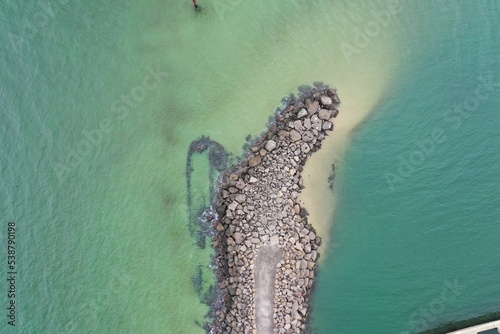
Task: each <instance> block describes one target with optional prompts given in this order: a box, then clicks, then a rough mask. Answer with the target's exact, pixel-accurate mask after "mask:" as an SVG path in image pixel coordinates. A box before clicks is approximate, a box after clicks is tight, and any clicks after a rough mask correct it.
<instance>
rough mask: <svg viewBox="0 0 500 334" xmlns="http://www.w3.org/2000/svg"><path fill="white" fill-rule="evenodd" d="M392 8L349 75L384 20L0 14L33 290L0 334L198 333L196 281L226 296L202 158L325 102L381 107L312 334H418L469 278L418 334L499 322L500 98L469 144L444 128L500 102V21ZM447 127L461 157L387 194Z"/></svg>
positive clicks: (352, 153)
mask: <svg viewBox="0 0 500 334" xmlns="http://www.w3.org/2000/svg"><path fill="white" fill-rule="evenodd" d="M200 3H201V1H200ZM400 5H401V6H400V8H399V7H398V8H399V9H398V11H397V13H396V14H394V15H393V16H392V18H391V19H390V20H389V22H388V27H387V28H384V29H381V30H380V32H378V33H376V34H373V37H371V39H370V41H369V42H368V43H367V45H366V46H365V45H363V46H362V47H361V46H360V47H359V48H358V50H357V51H356V53H355V54H354V55H352V57H351V58H349V59H348V58H347V57H346V55H345V53H344V51H342V49H340V48H339V45H342V42H344V43H346V42H347V43H351V44H352V43H353V38H354V37H353V32H355V31H356V29H363V28H364V27H365V24H366V23H367V22H371V21H373V20H374V19H373V14H372V11H378V10H384V9H387V8H388V7H389V6H390V5H389V2H387V1H373V2H370V4H367V3H366V2H363V1H354V2H352V1H351V2H348V1H338V2H335V3H332V2H331V1H328V0H322V1H317V2H314V3H310V2H305V1H299V0H297V1H291V2H279V3H278V2H266V1H263V0H259V1H253V2H241V1H240V2H228V1H215V2H208V1H207V2H205V3H202V6H203V7H204V11H203V12H202V13H200V14H196V13H194V12H193V11H192V8H191V4H190V2H189V1H184V2H181V1H176V2H174V1H158V0H147V1H142V2H141V3H137V2H133V1H120V2H117V1H112V2H108V3H105V4H103V3H100V2H96V1H86V2H83V1H67V0H56V1H52V2H45V1H41V2H38V1H23V2H14V1H6V2H3V3H2V4H0V31H1V34H0V39H1V47H0V55H1V57H0V59H1V60H0V65H1V66H0V96H1V97H2V101H3V108H2V113H1V116H0V125H1V127H0V137H1V141H0V142H1V143H2V149H1V151H0V152H1V154H0V163H1V165H0V166H1V179H0V180H1V182H0V215H1V216H0V218H1V220H2V223H1V227H0V236H1V238H0V240H1V243H2V244H4V243H5V241H6V237H7V236H6V232H7V231H6V224H7V222H8V221H12V220H14V221H16V223H17V243H18V245H17V258H18V260H17V261H18V268H17V270H18V273H19V274H18V282H17V292H18V293H17V295H16V296H17V297H16V303H17V305H18V309H17V326H16V327H15V328H13V327H11V326H8V325H7V323H6V321H5V318H3V319H4V320H2V323H1V324H0V326H1V327H0V328H1V330H0V332H2V333H4V332H6V333H7V332H12V333H189V334H191V333H202V332H203V329H202V328H201V325H200V324H201V323H203V321H204V315H205V314H206V313H207V311H208V307H207V306H206V305H204V304H203V303H202V302H200V289H199V286H197V285H196V284H193V282H194V281H196V279H197V278H199V277H200V274H199V268H202V274H201V280H202V281H203V284H202V285H203V287H202V289H201V294H202V295H203V294H204V293H205V292H206V291H207V290H208V288H209V286H210V285H211V283H212V282H213V277H211V275H210V270H209V267H208V264H209V262H210V254H211V251H210V249H209V248H206V249H200V248H199V247H198V244H197V241H196V238H194V237H193V236H192V235H191V233H190V232H191V231H190V230H189V228H188V207H187V202H186V198H187V189H186V173H185V167H186V158H187V150H188V147H189V145H190V143H191V141H192V140H195V139H196V138H199V137H200V136H201V135H209V136H210V137H211V138H212V139H213V140H216V141H218V142H220V143H221V144H222V145H223V146H224V147H225V148H226V149H227V150H228V151H229V152H231V153H234V154H239V153H241V147H242V145H243V144H244V142H245V137H246V136H247V135H249V134H250V135H257V134H258V133H259V132H260V131H262V130H263V128H264V125H265V123H266V121H267V119H268V117H269V116H270V115H271V114H272V113H273V111H274V109H275V108H276V107H277V106H278V105H279V101H280V99H281V98H282V97H283V96H285V95H287V94H289V93H290V92H291V91H294V90H295V89H296V87H297V86H299V85H301V84H305V83H309V84H310V83H312V82H314V81H324V82H327V83H330V84H332V85H335V86H337V87H338V88H339V92H341V91H343V92H344V94H345V93H349V95H354V94H355V95H359V99H360V101H363V100H367V99H368V100H370V101H371V100H374V101H375V100H376V101H379V103H378V106H377V108H376V110H375V113H374V114H373V115H374V116H373V117H372V118H371V119H370V120H369V121H368V122H366V123H365V124H364V126H363V127H361V128H360V129H359V131H357V132H356V133H355V136H354V137H353V138H354V139H353V143H352V145H351V147H350V149H349V151H348V152H349V153H348V155H347V156H346V159H345V161H344V163H343V164H342V166H343V168H340V169H339V170H338V173H339V174H338V175H339V176H338V184H337V186H336V191H337V192H338V198H339V199H340V204H339V207H338V211H337V214H336V217H335V223H334V225H333V226H334V228H333V230H332V241H334V242H332V243H331V245H332V247H333V245H340V247H338V248H335V249H330V250H329V251H328V253H329V257H328V258H327V261H326V262H325V264H324V267H323V268H322V270H321V272H320V279H319V283H318V293H317V297H316V298H315V301H314V307H315V316H314V319H313V326H314V327H315V328H316V330H317V332H318V333H331V332H332V331H336V332H339V333H351V332H352V333H357V332H360V331H364V330H366V329H367V328H371V330H374V328H377V330H376V332H380V333H390V332H395V333H399V332H402V331H404V330H409V328H410V327H409V321H410V320H408V319H409V317H410V315H411V314H412V312H415V311H416V310H418V309H419V308H420V307H425V306H426V305H428V304H429V303H430V301H432V299H433V298H434V297H435V296H436V295H439V293H440V292H441V290H442V289H443V288H444V287H445V284H446V283H444V282H445V281H446V280H447V279H454V278H455V277H456V278H457V279H458V282H459V283H460V284H463V285H465V286H467V289H464V290H463V293H462V294H461V295H460V296H458V297H457V298H456V300H455V301H454V302H453V303H452V304H450V305H446V310H445V311H443V312H441V313H440V314H439V316H436V317H435V318H436V319H435V320H433V322H432V323H430V322H429V323H428V324H426V325H428V326H432V325H434V324H438V323H440V322H441V321H446V320H450V319H454V318H463V317H469V316H475V315H477V314H480V313H482V312H487V311H492V310H495V304H494V300H495V297H498V292H499V291H498V287H496V286H495V285H494V284H492V282H495V280H494V275H495V270H494V269H493V268H495V266H496V265H497V264H498V263H499V262H500V261H499V258H498V254H499V252H498V247H497V243H495V236H496V234H497V232H498V231H497V230H495V223H496V221H495V217H496V216H497V211H498V207H499V206H498V205H497V204H498V198H499V197H498V191H497V190H496V186H495V184H496V175H498V173H497V170H496V168H498V159H497V157H496V152H495V147H496V146H495V144H496V141H497V139H498V131H497V130H496V129H497V126H498V122H499V119H498V117H497V116H496V113H495V111H497V109H498V107H497V106H498V102H499V101H498V88H497V92H496V94H491V95H490V96H489V97H488V98H487V99H485V100H481V104H480V106H479V107H478V108H477V109H476V110H475V111H474V112H473V113H471V116H470V117H469V118H468V119H467V120H466V122H464V123H463V124H462V125H461V126H460V128H459V129H458V130H456V131H455V130H454V129H453V128H452V126H453V125H454V124H455V123H454V122H446V120H445V119H443V112H444V111H446V110H447V109H448V108H450V106H452V105H453V103H455V102H456V101H457V99H458V100H462V99H464V98H466V97H467V94H468V93H469V92H470V90H474V89H475V87H476V86H477V76H478V75H488V74H491V75H492V77H493V80H494V81H495V82H498V81H500V73H499V72H498V69H499V66H498V65H499V64H498V57H497V55H498V53H499V52H498V51H499V50H498V48H499V46H498V33H499V31H500V29H499V20H498V17H499V15H498V14H499V5H498V2H497V1H479V2H477V3H472V2H465V1H463V2H462V1H451V0H450V1H433V2H430V4H429V5H424V4H422V3H416V2H404V1H401V2H400ZM368 97H370V98H368ZM345 112H346V113H347V112H348V111H347V110H346V111H345ZM433 127H442V128H443V129H444V130H445V131H447V132H446V134H447V136H448V137H449V138H448V140H447V141H446V142H445V143H444V144H442V145H440V146H439V147H437V148H436V151H435V152H436V153H434V155H432V156H430V157H429V158H426V160H425V162H423V163H422V164H421V166H420V167H419V168H418V169H417V170H416V171H415V172H414V174H412V176H411V177H408V179H407V180H405V181H404V182H402V183H401V184H400V185H398V186H397V188H396V190H395V191H394V192H392V191H391V190H390V188H389V187H388V185H387V182H386V180H385V177H384V173H386V172H394V171H395V170H397V168H398V163H399V161H398V155H400V154H403V153H405V152H406V150H408V149H411V150H412V149H413V148H414V147H415V146H414V144H413V143H414V142H415V141H416V140H421V138H425V137H426V136H427V134H428V133H429V131H431V129H432V128H433ZM422 140H423V139H422ZM202 160H203V159H202V157H196V159H195V161H194V163H195V164H196V166H200V167H197V172H198V174H196V175H195V178H194V182H195V187H198V188H199V189H200V192H199V193H198V195H199V194H200V193H201V194H206V187H207V186H208V180H203V173H204V170H205V168H206V166H205V165H204V162H203V161H202ZM328 168H329V166H328ZM202 189H203V190H202ZM207 196H208V195H207ZM368 197H369V198H368ZM196 200H197V201H198V202H204V201H206V199H205V198H204V196H203V195H199V196H198V197H196ZM495 201H496V202H495ZM394 208H397V209H396V210H395V209H394ZM0 256H1V257H2V260H1V261H2V262H1V263H5V260H6V250H5V249H4V248H2V250H1V251H0ZM6 291H7V284H6V281H5V280H2V283H1V284H0V295H1V296H2V297H1V298H0V303H1V304H2V308H3V307H4V305H5V307H6V305H7V302H8V300H7V298H6V296H5V292H6ZM201 297H203V296H201ZM358 319H359V320H362V321H358ZM417 320H418V319H417ZM362 324H363V326H362ZM383 326H386V327H383ZM379 329H380V330H379Z"/></svg>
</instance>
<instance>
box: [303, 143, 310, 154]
mask: <svg viewBox="0 0 500 334" xmlns="http://www.w3.org/2000/svg"><path fill="white" fill-rule="evenodd" d="M300 150H301V151H302V153H304V154H307V153H309V152H310V151H311V147H310V146H309V144H308V143H303V144H302V145H300Z"/></svg>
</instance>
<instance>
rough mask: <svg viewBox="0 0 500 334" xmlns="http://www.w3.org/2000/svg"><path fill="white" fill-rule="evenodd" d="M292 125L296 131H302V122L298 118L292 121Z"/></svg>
mask: <svg viewBox="0 0 500 334" xmlns="http://www.w3.org/2000/svg"><path fill="white" fill-rule="evenodd" d="M293 127H294V128H295V129H296V130H297V131H302V130H304V127H303V126H302V122H301V121H299V120H296V121H295V122H293Z"/></svg>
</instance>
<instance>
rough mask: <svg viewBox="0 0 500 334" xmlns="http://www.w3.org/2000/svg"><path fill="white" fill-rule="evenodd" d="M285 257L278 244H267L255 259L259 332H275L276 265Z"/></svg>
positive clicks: (256, 319)
mask: <svg viewBox="0 0 500 334" xmlns="http://www.w3.org/2000/svg"><path fill="white" fill-rule="evenodd" d="M281 259H283V251H282V250H281V249H280V248H279V247H278V246H271V245H266V246H263V247H262V248H261V249H259V251H258V253H257V257H256V259H255V263H254V265H255V267H254V268H255V323H256V326H257V334H272V333H274V332H273V330H274V320H273V313H274V282H275V279H276V266H277V264H278V263H279V262H280V261H281Z"/></svg>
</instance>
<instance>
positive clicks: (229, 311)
mask: <svg viewBox="0 0 500 334" xmlns="http://www.w3.org/2000/svg"><path fill="white" fill-rule="evenodd" d="M339 103H340V100H339V99H338V97H337V93H336V90H335V89H323V90H317V89H314V90H313V91H312V93H311V94H309V95H308V96H304V97H302V98H300V99H299V100H293V99H292V101H290V103H289V104H288V106H287V107H286V108H285V109H284V110H283V111H282V112H281V113H279V114H278V115H277V116H276V121H275V124H274V125H272V126H271V127H270V128H269V130H268V131H267V132H266V133H265V134H264V135H263V136H262V137H261V139H260V140H259V142H258V143H257V144H255V145H254V146H253V147H252V148H251V152H250V154H249V156H248V158H247V159H246V160H244V161H243V162H241V163H240V164H238V165H236V166H233V168H232V169H231V170H230V171H228V172H227V173H226V174H225V175H224V178H223V183H222V186H221V189H220V191H219V195H218V198H217V203H216V205H217V212H218V215H219V217H218V220H216V221H215V223H214V228H215V230H216V231H217V232H218V233H217V234H216V235H215V236H214V240H213V246H214V248H215V249H216V266H217V269H216V270H217V277H218V287H219V290H220V291H221V292H222V298H223V301H224V303H223V304H224V308H222V309H218V310H215V322H214V327H213V331H214V332H216V333H254V332H255V329H256V325H255V323H256V322H255V305H254V300H255V274H254V259H255V258H256V255H257V254H258V249H259V248H260V247H262V246H264V245H267V244H270V245H274V246H277V247H280V248H281V250H282V254H283V259H282V260H281V261H280V262H279V263H278V265H277V272H276V286H275V297H274V326H275V330H274V332H275V333H301V332H304V330H305V328H306V320H307V316H308V314H309V297H310V293H311V288H312V286H313V282H314V278H315V269H316V267H317V260H318V258H319V254H318V253H317V249H318V246H319V245H320V244H321V239H320V238H319V237H318V236H317V235H316V233H315V231H314V228H313V227H312V226H311V225H310V224H309V223H308V222H307V211H306V210H305V209H304V208H302V207H301V206H300V205H299V204H298V203H297V196H298V194H299V192H300V190H301V188H302V179H301V176H300V173H301V171H302V169H303V166H304V164H305V161H306V159H307V157H308V156H309V155H311V154H312V152H315V151H317V150H318V149H319V148H320V147H321V142H322V140H323V139H324V138H325V136H326V135H327V133H326V132H327V131H331V130H333V128H334V124H333V123H332V121H331V120H332V118H334V117H336V116H337V115H338V110H337V109H336V106H337V105H338V104H339Z"/></svg>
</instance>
